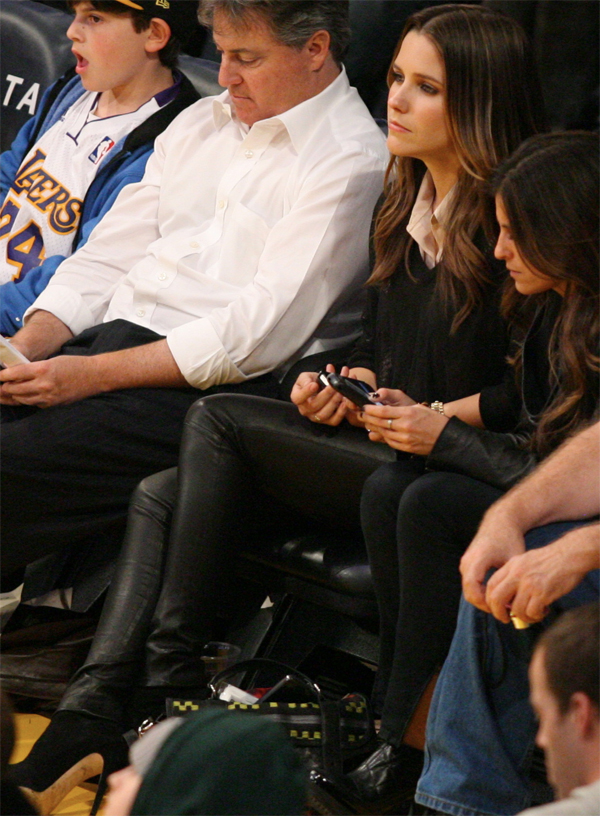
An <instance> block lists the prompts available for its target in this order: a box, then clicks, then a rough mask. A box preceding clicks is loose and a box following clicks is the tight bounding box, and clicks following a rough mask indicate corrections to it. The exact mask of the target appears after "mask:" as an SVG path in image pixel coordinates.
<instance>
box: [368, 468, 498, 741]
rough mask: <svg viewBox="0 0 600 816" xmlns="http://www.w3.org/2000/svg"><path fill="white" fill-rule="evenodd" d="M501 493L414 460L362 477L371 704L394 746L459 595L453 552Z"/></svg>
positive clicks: (449, 630)
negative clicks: (375, 665) (373, 620)
mask: <svg viewBox="0 0 600 816" xmlns="http://www.w3.org/2000/svg"><path fill="white" fill-rule="evenodd" d="M500 495H501V491H499V490H497V489H496V488H493V487H490V486H489V485H487V484H484V483H483V482H479V481H477V480H475V479H471V478H469V477H466V476H461V475H459V474H456V473H434V472H429V473H425V472H424V471H423V465H422V463H420V462H419V461H418V460H412V461H410V460H408V461H406V460H405V461H403V460H400V461H398V462H394V463H392V464H389V465H384V466H382V467H381V468H380V469H379V470H377V471H376V472H375V473H374V474H373V475H372V476H371V477H370V478H369V479H368V480H367V482H366V484H365V488H364V490H363V495H362V502H361V515H362V524H363V533H364V536H365V541H366V544H367V550H368V553H369V562H370V564H371V574H372V577H373V583H374V586H375V591H376V595H377V603H378V608H379V615H380V662H379V671H378V676H377V682H376V689H375V694H374V701H373V703H374V708H375V709H376V710H378V711H380V712H381V714H382V718H381V731H380V734H381V736H382V737H383V738H384V739H385V740H387V741H388V742H391V743H393V744H395V745H400V744H401V742H402V737H403V735H404V731H405V730H406V727H407V725H408V723H409V721H410V718H411V716H412V714H413V712H414V710H415V708H416V706H417V704H418V702H419V700H420V698H421V696H422V694H423V692H424V690H425V688H426V686H427V684H428V683H429V680H430V679H431V677H432V676H433V674H434V673H435V672H436V670H438V669H439V668H440V667H441V665H442V663H443V661H444V659H445V657H446V654H447V652H448V649H449V648H450V643H451V641H452V636H453V634H454V628H455V625H456V619H457V615H458V603H459V600H460V595H461V581H460V574H459V571H458V566H459V561H460V557H461V555H462V554H463V552H464V550H465V549H466V547H467V546H468V544H469V543H470V541H471V539H472V538H473V536H474V535H475V533H476V531H477V527H478V526H479V523H480V521H481V518H482V516H483V514H484V513H485V511H486V510H487V508H488V507H489V506H490V505H491V504H493V503H494V502H495V501H496V500H497V499H498V498H499V497H500Z"/></svg>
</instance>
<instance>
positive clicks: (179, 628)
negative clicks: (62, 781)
mask: <svg viewBox="0 0 600 816" xmlns="http://www.w3.org/2000/svg"><path fill="white" fill-rule="evenodd" d="M391 456H392V454H391V452H390V450H389V448H387V447H386V446H383V445H374V444H373V443H370V442H369V441H368V439H367V436H366V434H365V433H364V431H361V430H358V429H355V428H351V427H350V426H346V427H343V428H338V429H332V428H328V427H325V426H320V425H315V424H313V423H311V422H309V421H308V420H306V419H304V418H303V417H301V416H300V414H299V413H298V411H297V409H296V408H295V406H293V405H289V404H286V403H283V402H278V401H275V400H266V399H259V398H254V397H249V396H242V395H217V396H211V397H208V398H207V399H202V400H200V401H199V402H197V403H196V404H195V405H194V406H193V407H192V408H191V409H190V411H189V413H188V415H187V417H186V420H185V424H184V431H183V436H182V442H181V453H180V459H179V467H178V469H177V471H175V470H174V469H172V470H169V471H166V472H163V473H159V474H156V475H154V476H151V477H149V478H147V479H145V480H144V481H143V482H142V483H141V484H140V485H139V487H138V488H137V490H136V491H135V493H134V495H133V498H132V502H131V507H130V512H129V520H128V527H127V534H126V537H125V542H124V545H123V548H122V550H121V555H120V559H119V562H118V565H117V571H116V574H115V577H114V578H113V581H112V584H111V587H110V590H109V594H108V596H107V599H106V602H105V604H104V610H103V613H102V617H101V619H100V623H99V626H98V629H97V632H96V636H95V638H94V642H93V645H92V648H91V650H90V653H89V656H88V659H87V661H86V664H85V665H84V666H83V667H82V669H81V670H80V671H79V672H78V674H77V675H76V676H75V678H74V680H73V682H72V683H71V684H70V686H69V688H68V690H67V692H66V694H65V697H64V698H63V701H62V703H61V707H62V708H65V709H71V710H79V711H87V712H88V713H90V714H94V715H96V716H103V717H107V718H110V719H119V718H120V717H122V716H123V706H126V704H127V699H128V696H129V695H130V693H131V690H132V687H133V686H135V685H145V686H150V687H155V686H195V685H197V684H198V683H199V681H200V680H201V678H202V675H203V672H202V664H201V661H200V654H201V650H202V647H203V646H204V644H205V643H206V641H207V640H209V639H210V637H211V631H212V622H213V619H214V616H215V609H216V608H217V606H218V603H219V598H220V596H221V594H222V593H223V591H224V586H225V585H226V583H227V581H228V577H229V576H230V574H231V572H232V562H233V559H234V558H235V556H236V553H237V552H238V551H239V549H240V547H241V546H242V545H245V546H247V544H248V541H249V540H251V539H252V537H253V536H265V535H269V532H270V531H271V530H276V531H277V532H278V533H279V534H281V531H282V530H284V529H285V528H287V529H288V531H289V533H290V534H293V533H294V532H298V530H299V528H302V530H304V529H305V527H306V523H307V521H306V515H307V514H308V515H310V517H311V519H312V522H311V523H312V524H316V525H328V526H333V527H335V529H337V530H340V529H341V530H343V529H344V528H348V529H356V526H357V525H358V524H359V503H360V494H361V491H362V486H363V483H364V481H365V479H366V478H367V476H369V474H370V473H372V472H373V471H374V470H375V469H376V468H377V467H378V466H379V465H380V464H381V463H382V462H384V461H386V460H387V461H389V460H390V458H391ZM297 511H300V513H298V512H297Z"/></svg>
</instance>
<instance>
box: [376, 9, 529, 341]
mask: <svg viewBox="0 0 600 816" xmlns="http://www.w3.org/2000/svg"><path fill="white" fill-rule="evenodd" d="M409 31H417V32H418V33H420V34H424V35H425V36H427V37H428V38H429V39H430V40H431V42H432V43H433V45H434V46H435V47H436V49H437V50H438V52H439V54H440V56H441V58H442V60H443V63H444V67H445V75H446V82H445V84H446V117H447V127H448V131H449V133H450V137H451V139H452V142H453V144H454V148H455V150H456V152H457V155H458V158H459V160H460V164H461V170H460V171H459V178H458V182H457V190H456V195H454V196H453V199H452V203H451V206H450V208H449V212H448V215H447V219H446V222H445V224H444V229H445V239H444V256H443V260H442V261H441V263H440V265H439V267H438V275H437V286H438V287H439V290H440V291H441V294H442V297H443V298H444V300H445V301H446V302H447V303H448V304H450V305H451V307H452V308H453V309H454V311H455V312H456V315H455V318H454V321H453V326H452V329H453V331H455V330H456V329H457V328H458V326H459V325H460V324H461V323H462V321H463V320H464V319H465V318H466V317H467V315H468V314H469V313H470V312H471V311H472V309H473V308H474V307H475V306H476V305H477V304H478V303H479V302H480V299H481V296H482V290H483V287H484V285H485V284H486V282H488V281H487V277H486V269H485V263H484V256H483V253H482V252H481V250H480V249H478V247H477V246H476V245H475V243H474V240H473V239H474V237H475V234H476V232H477V231H478V230H479V229H480V228H483V230H484V233H485V235H486V238H487V239H488V241H489V242H490V243H493V241H494V240H495V236H496V221H495V218H494V208H493V202H492V200H491V198H490V195H489V191H488V189H487V182H488V181H489V178H490V175H491V172H492V170H493V169H494V168H495V167H496V166H497V165H498V164H499V163H500V162H501V161H503V160H504V159H506V158H507V157H508V156H509V155H510V154H511V153H512V152H513V150H514V149H515V148H516V147H517V146H518V145H519V144H520V143H521V142H522V141H523V140H524V139H526V138H527V137H528V136H531V135H532V134H534V133H538V132H540V131H542V130H544V126H545V122H544V114H543V108H542V102H541V99H542V97H541V91H540V87H539V83H538V80H537V74H536V71H535V68H534V65H533V56H532V53H531V49H530V47H529V44H528V42H527V38H526V36H525V33H524V32H523V30H522V28H521V27H520V25H519V24H518V23H517V22H515V21H514V20H512V19H511V18H509V17H506V16H504V15H503V14H500V13H498V12H495V11H492V10H491V9H487V8H481V7H480V6H469V5H463V4H449V5H443V6H434V7H431V8H426V9H423V10H422V11H419V12H417V13H416V14H413V15H412V16H411V17H409V18H408V20H407V22H406V25H405V27H404V31H403V32H402V36H401V37H400V41H399V43H398V46H397V48H396V52H395V54H394V59H393V60H392V65H391V66H390V70H389V73H388V85H390V84H391V82H392V80H393V64H394V62H395V60H396V57H397V55H398V51H399V50H400V47H401V45H402V41H403V40H404V38H405V37H406V35H407V34H408V32H409ZM425 171H426V167H425V165H424V164H423V162H422V161H420V160H418V159H412V158H399V157H397V156H392V157H391V160H390V163H389V165H388V169H387V173H386V178H385V190H386V198H385V201H384V203H383V205H382V207H381V209H380V211H379V214H378V217H377V221H376V225H375V233H374V246H375V266H374V269H373V272H372V274H371V277H370V278H369V281H368V282H369V283H381V282H383V281H385V280H386V279H387V278H389V277H390V275H393V274H394V273H395V272H396V270H398V269H399V268H404V269H405V270H406V272H407V273H408V274H410V265H409V254H410V250H411V246H412V244H413V239H412V238H411V236H410V235H409V234H408V233H407V232H406V223H407V220H408V218H409V216H410V212H411V210H412V207H413V205H414V202H415V199H416V196H417V193H418V190H419V186H420V183H421V181H422V179H423V176H424V175H425Z"/></svg>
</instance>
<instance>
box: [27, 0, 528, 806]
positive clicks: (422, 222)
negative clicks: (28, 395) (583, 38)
mask: <svg viewBox="0 0 600 816" xmlns="http://www.w3.org/2000/svg"><path fill="white" fill-rule="evenodd" d="M389 81H390V97H389V126H390V135H389V139H388V145H389V147H390V151H391V153H392V160H391V163H390V167H389V172H388V179H387V190H386V198H385V201H384V202H383V205H382V207H381V209H380V212H379V215H378V218H377V226H376V231H375V242H374V243H375V256H376V259H375V268H374V272H373V275H372V278H371V283H372V284H373V285H372V286H371V287H370V289H369V298H370V303H369V307H368V310H367V312H366V315H365V322H364V334H363V337H362V340H361V341H360V343H359V345H358V347H357V349H356V351H355V352H354V355H353V363H352V364H353V370H352V372H351V373H352V374H354V375H357V376H360V377H361V378H362V379H366V380H368V381H369V382H370V383H371V384H372V386H373V388H375V387H379V388H395V389H402V390H403V392H406V393H407V394H410V397H411V398H413V399H416V400H418V401H427V402H429V403H433V402H435V401H442V402H443V403H445V410H446V413H447V415H451V414H458V415H460V416H461V417H462V418H464V419H466V420H467V421H468V420H470V418H471V417H472V416H474V415H475V414H476V405H477V398H476V397H473V396H472V395H474V394H478V393H479V392H480V391H482V390H486V389H491V390H492V392H495V391H497V390H498V387H497V384H498V383H500V382H501V381H502V378H503V376H504V373H505V370H506V362H505V355H506V353H507V350H508V339H507V330H506V324H505V323H504V321H503V320H502V319H501V318H500V315H499V304H500V296H501V288H502V281H503V279H504V273H503V270H502V269H501V265H500V264H499V263H497V262H496V261H495V260H494V258H493V254H492V248H493V242H494V240H495V236H496V227H495V220H494V215H493V202H492V199H491V197H490V196H489V194H488V193H487V192H486V182H487V180H488V179H489V177H490V175H491V173H492V171H493V169H494V167H495V166H496V165H497V163H498V161H500V160H502V159H503V158H506V157H507V156H508V155H509V154H510V152H511V151H512V150H514V149H515V148H516V147H517V146H518V144H520V142H521V141H523V139H525V138H526V137H527V136H529V135H531V134H532V133H534V132H536V131H538V130H539V129H541V127H542V116H541V114H540V113H539V111H538V108H537V105H538V100H539V98H540V97H539V93H538V88H537V83H536V82H535V72H534V69H533V66H532V64H531V55H530V52H529V49H528V47H527V44H526V41H525V38H524V35H523V33H522V31H521V29H520V28H519V26H518V25H517V24H516V23H514V22H513V21H512V20H510V19H509V18H506V17H503V16H502V15H499V14H496V13H494V12H492V11H489V10H487V9H484V8H481V7H478V6H458V5H448V6H438V7H433V8H428V9H425V10H423V11H421V12H419V13H417V14H416V15H414V16H413V17H411V18H410V19H409V21H408V22H407V26H406V28H405V31H404V33H403V36H402V38H401V41H400V43H399V46H398V51H397V53H396V54H395V56H394V62H393V66H392V68H391V69H390V76H389ZM490 111H491V112H492V115H490ZM343 370H345V369H343ZM315 380H316V375H315V374H305V375H302V376H301V378H300V380H299V381H298V383H297V384H296V386H295V388H294V392H293V398H294V400H295V401H296V403H297V404H298V407H299V408H300V412H301V413H302V414H304V415H305V416H308V417H309V418H310V419H312V420H313V421H314V422H313V424H311V423H309V422H307V421H306V420H305V419H304V418H303V417H302V416H301V415H300V414H299V413H298V411H297V410H296V409H295V408H294V407H293V406H291V405H285V404H283V403H278V402H275V401H269V400H259V399H245V398H241V399H229V397H228V398H227V399H212V398H208V399H206V400H201V401H200V402H199V403H197V404H196V406H195V407H194V409H193V410H192V411H191V412H190V413H189V414H188V417H187V420H186V424H185V428H184V434H183V439H182V449H181V456H180V468H179V473H178V477H177V481H176V482H175V481H174V479H173V477H172V475H171V476H170V477H169V476H167V477H166V478H165V476H164V474H163V475H158V476H157V477H151V478H150V479H147V480H145V481H144V482H143V483H142V485H141V486H140V488H139V489H138V491H137V492H136V494H135V496H134V498H133V503H132V506H131V511H130V518H129V525H128V534H127V536H126V541H125V544H124V548H123V551H122V555H121V558H120V561H119V565H118V569H117V575H116V577H115V579H113V584H112V586H111V590H110V593H109V596H108V597H107V600H106V604H105V608H104V612H103V616H102V619H101V622H100V625H99V627H98V631H97V633H96V637H95V640H94V644H93V646H92V649H91V651H90V654H89V656H88V660H87V662H86V664H85V665H84V666H83V668H82V669H81V670H80V671H79V672H78V674H77V675H76V677H75V678H74V680H73V681H72V683H71V684H70V686H69V688H68V690H67V692H66V694H65V696H64V698H63V700H62V702H61V705H60V710H59V712H58V714H57V715H55V717H54V718H53V721H52V723H51V725H50V727H49V729H48V731H47V732H46V734H45V735H44V736H43V737H42V738H41V739H40V740H39V741H38V743H37V744H36V746H35V747H34V749H33V750H32V753H31V755H30V757H29V758H28V759H27V760H25V762H23V763H21V764H20V766H19V767H18V768H17V769H15V772H16V773H17V774H18V777H19V780H20V782H21V784H23V785H25V786H27V787H30V788H32V789H35V790H37V791H41V790H44V789H46V788H47V786H48V784H49V782H50V781H51V780H52V779H54V778H56V775H57V774H58V773H59V772H62V769H63V768H65V767H69V765H70V764H72V763H73V762H74V761H75V760H76V759H77V757H80V756H83V755H84V754H85V753H91V752H98V753H100V754H102V755H103V756H105V757H110V758H111V761H112V762H113V764H114V761H115V760H114V756H115V753H116V752H117V751H118V748H117V743H118V737H119V734H120V733H121V732H122V731H123V730H124V728H125V723H126V716H127V711H128V710H130V709H131V706H132V698H134V701H135V704H136V707H137V708H138V709H139V708H140V707H141V706H142V705H145V706H146V713H148V714H151V713H154V712H155V711H156V710H157V709H158V708H159V707H160V706H159V703H160V702H161V701H164V698H165V697H168V696H174V695H179V694H182V693H184V692H186V690H187V693H188V694H189V693H193V692H194V691H195V690H196V689H197V687H198V685H199V684H200V683H201V680H202V676H203V672H202V662H201V651H202V647H203V645H204V644H205V643H206V641H208V640H210V639H211V635H212V628H211V627H212V622H213V619H214V615H215V608H216V606H217V602H218V600H219V597H220V595H221V591H222V587H223V585H224V583H225V581H226V577H227V574H228V572H230V571H231V561H232V558H233V557H234V556H235V553H236V551H237V549H238V548H239V547H240V546H241V544H243V543H244V542H246V541H247V540H248V538H249V537H251V536H252V535H253V534H255V533H256V532H257V533H258V535H263V534H264V533H265V529H267V527H268V524H269V523H270V519H272V518H273V516H275V523H276V525H277V526H279V527H280V528H281V527H282V526H283V524H284V523H285V522H287V520H288V519H287V518H285V511H284V509H282V508H290V507H291V508H293V509H294V510H300V511H301V512H302V513H303V514H304V516H305V517H309V518H310V519H312V520H317V521H318V522H319V525H320V526H322V525H323V523H325V524H327V523H330V522H331V523H334V524H335V525H336V527H337V528H338V529H339V526H340V525H342V526H344V525H345V524H347V525H348V526H349V527H350V528H352V526H353V525H354V524H356V522H357V519H358V506H359V497H360V491H361V488H362V485H363V482H364V480H365V478H366V476H368V475H369V473H371V472H372V471H373V470H374V469H375V468H376V467H377V465H378V464H379V462H380V461H381V458H382V457H381V455H379V457H378V455H377V452H378V451H379V452H381V451H386V450H387V451H388V454H391V453H392V451H391V450H390V449H389V448H384V447H383V446H374V445H370V443H369V442H368V440H367V435H366V432H365V430H364V427H362V428H361V429H360V430H357V429H355V428H351V427H349V425H348V423H347V422H344V423H343V425H341V423H342V420H343V418H344V417H345V416H347V417H348V419H349V420H350V421H351V424H354V425H359V426H364V421H362V420H361V419H360V418H358V417H357V416H356V414H355V413H353V412H352V411H350V410H348V405H347V404H346V403H343V402H342V401H341V398H340V397H339V396H338V395H337V394H335V393H333V392H332V390H331V389H330V388H326V389H324V390H323V391H322V392H321V393H319V394H316V393H315V392H316V391H317V385H316V383H315ZM428 414H429V415H430V420H431V421H432V422H433V423H434V428H435V427H437V426H436V424H435V423H436V421H437V419H438V418H439V414H437V413H436V412H434V411H431V410H429V409H428ZM325 425H328V426H335V427H323V426H325ZM338 426H341V427H338ZM427 433H429V431H427ZM369 447H370V448H372V449H374V451H373V453H371V452H370V451H369V450H368V449H369ZM384 458H386V457H384ZM387 458H388V459H389V455H388V456H387ZM397 465H398V469H399V470H400V471H401V472H402V474H403V477H402V478H403V480H404V484H405V485H409V484H410V483H412V482H413V481H415V480H417V481H418V480H419V478H420V477H421V476H422V475H423V474H424V472H425V468H426V458H425V457H413V456H412V455H411V454H410V453H406V454H400V458H399V459H398V462H397ZM271 496H275V497H276V498H277V500H278V504H277V511H276V513H275V512H274V511H273V507H272V503H273V502H272V499H271ZM173 508H174V509H173ZM257 510H258V512H257ZM269 511H270V512H269ZM63 746H68V749H67V748H66V747H63Z"/></svg>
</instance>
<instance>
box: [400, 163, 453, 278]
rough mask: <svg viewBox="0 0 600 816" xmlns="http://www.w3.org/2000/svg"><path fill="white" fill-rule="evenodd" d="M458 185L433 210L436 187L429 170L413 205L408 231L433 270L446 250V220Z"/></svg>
mask: <svg viewBox="0 0 600 816" xmlns="http://www.w3.org/2000/svg"><path fill="white" fill-rule="evenodd" d="M455 189H456V185H455V186H454V187H452V188H451V189H450V190H449V192H448V193H447V194H446V195H445V196H444V198H443V199H442V200H441V201H440V203H439V204H438V206H437V207H436V208H435V210H433V212H432V207H433V200H434V196H435V187H434V185H433V178H432V177H431V173H430V172H429V170H428V171H427V172H426V173H425V175H424V177H423V181H422V182H421V186H420V188H419V192H418V194H417V198H416V200H415V203H414V205H413V209H412V212H411V215H410V219H409V222H408V226H407V227H406V231H407V232H408V233H409V235H411V236H412V238H414V240H415V241H416V242H417V244H418V245H419V247H420V249H421V254H422V255H423V258H424V260H425V261H426V263H427V261H429V263H427V265H428V266H429V267H430V268H432V267H433V266H435V264H437V263H439V262H440V260H441V258H442V252H443V248H444V236H445V230H444V220H445V218H446V215H447V213H448V210H449V208H450V204H451V203H452V198H453V196H454V191H455Z"/></svg>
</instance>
